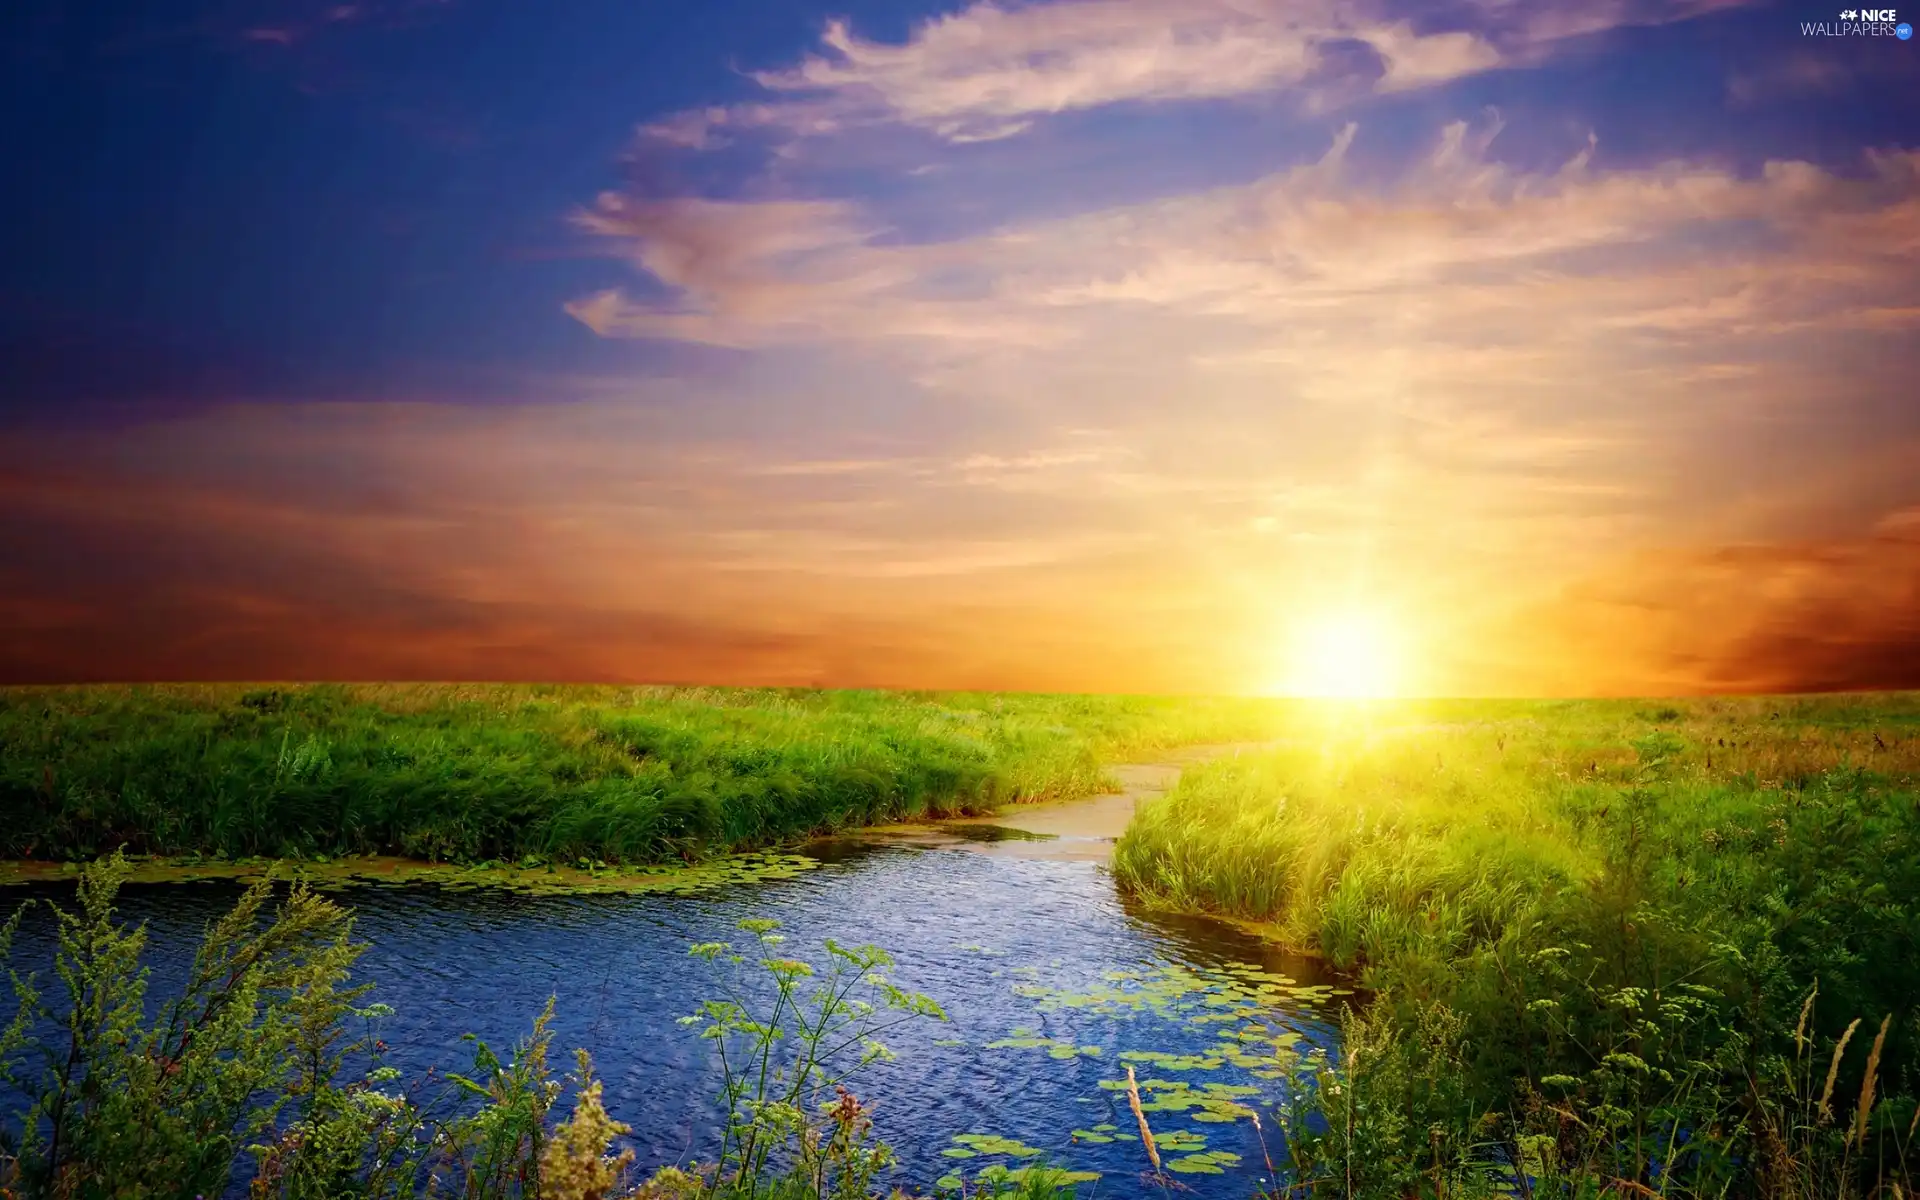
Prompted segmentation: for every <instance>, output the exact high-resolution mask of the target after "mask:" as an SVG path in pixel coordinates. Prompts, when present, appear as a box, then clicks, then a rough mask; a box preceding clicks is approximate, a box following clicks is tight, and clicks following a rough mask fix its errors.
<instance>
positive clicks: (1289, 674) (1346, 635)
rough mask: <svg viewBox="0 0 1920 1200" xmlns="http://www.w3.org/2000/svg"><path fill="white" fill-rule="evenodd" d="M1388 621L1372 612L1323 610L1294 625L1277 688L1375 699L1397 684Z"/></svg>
mask: <svg viewBox="0 0 1920 1200" xmlns="http://www.w3.org/2000/svg"><path fill="white" fill-rule="evenodd" d="M1399 660H1400V652H1399V645H1398V638H1397V637H1396V635H1395V631H1394V629H1393V626H1392V624H1391V623H1390V622H1389V621H1387V620H1386V619H1385V618H1383V617H1381V616H1380V615H1378V614H1376V613H1371V612H1357V611H1349V612H1338V613H1328V614H1324V615H1322V616H1319V617H1316V618H1313V619H1311V620H1307V621H1303V622H1301V623H1300V624H1299V625H1297V626H1296V627H1295V628H1294V633H1293V641H1292V645H1291V653H1290V654H1289V656H1288V662H1287V669H1286V675H1285V677H1284V680H1283V682H1282V685H1281V687H1280V688H1279V689H1278V690H1279V691H1281V692H1283V693H1285V694H1287V695H1294V696H1321V697H1329V698H1339V699H1375V698H1379V697H1385V696H1392V695H1395V694H1396V693H1397V692H1398V691H1399V688H1400V685H1401V679H1400V674H1401V670H1400V661H1399Z"/></svg>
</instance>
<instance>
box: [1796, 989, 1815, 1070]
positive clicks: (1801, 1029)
mask: <svg viewBox="0 0 1920 1200" xmlns="http://www.w3.org/2000/svg"><path fill="white" fill-rule="evenodd" d="M1819 994H1820V984H1819V983H1818V982H1817V981H1816V982H1815V983H1814V985H1813V990H1812V991H1810V992H1808V993H1807V1000H1806V1003H1804V1004H1802V1005H1801V1006H1800V1020H1799V1022H1798V1023H1796V1024H1795V1025H1794V1027H1793V1052H1794V1054H1795V1055H1796V1056H1797V1055H1800V1054H1804V1053H1806V1049H1807V1018H1808V1017H1810V1016H1812V1015H1813V1001H1814V998H1815V997H1816V996H1818V995H1819Z"/></svg>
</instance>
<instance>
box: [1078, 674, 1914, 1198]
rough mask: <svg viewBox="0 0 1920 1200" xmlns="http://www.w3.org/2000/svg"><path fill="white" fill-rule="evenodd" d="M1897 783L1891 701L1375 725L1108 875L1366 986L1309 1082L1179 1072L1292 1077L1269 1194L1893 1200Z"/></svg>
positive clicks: (1907, 871) (1906, 1094)
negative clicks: (1876, 1198) (1276, 1183)
mask: <svg viewBox="0 0 1920 1200" xmlns="http://www.w3.org/2000/svg"><path fill="white" fill-rule="evenodd" d="M1917 781H1920V703H1917V702H1916V699H1915V698H1914V697H1908V696H1894V697H1875V698H1859V697H1835V698H1831V699H1756V700H1711V701H1683V702H1674V703H1671V704H1667V705H1663V706H1660V707H1658V708H1654V709H1648V708H1645V707H1644V706H1640V705H1634V704H1628V703H1612V702H1608V703H1589V702H1582V703H1557V704H1545V703H1539V704H1521V703H1499V704H1494V703H1477V704H1474V703H1464V702H1463V703H1455V704H1418V705H1416V704H1408V705H1400V706H1381V707H1378V708H1375V709H1372V710H1369V715H1364V716H1363V715H1351V714H1350V716H1349V718H1348V723H1347V724H1344V725H1342V724H1338V723H1335V722H1333V721H1332V720H1331V719H1330V720H1329V722H1328V723H1327V724H1326V725H1325V726H1324V727H1323V728H1322V729H1321V730H1320V731H1319V734H1318V736H1317V737H1315V738H1313V739H1311V740H1307V739H1303V740H1301V741H1300V742H1298V743H1296V744H1294V745H1291V746H1284V747H1279V748H1276V749H1273V750H1270V751H1268V752H1264V753H1261V754H1255V755H1248V756H1243V757H1241V758H1239V759H1237V760H1235V761H1232V762H1222V763H1216V764H1211V765H1208V766H1204V767H1200V768H1197V769H1195V770H1193V771H1190V772H1189V773H1188V775H1187V776H1186V777H1185V778H1184V779H1183V780H1182V782H1181V784H1180V785H1179V786H1178V787H1177V788H1176V789H1175V790H1174V791H1173V792H1172V793H1170V794H1169V795H1168V796H1166V797H1165V798H1164V799H1162V800H1160V801H1157V802H1155V803H1153V804H1150V805H1148V806H1146V807H1145V808H1144V809H1143V811H1142V812H1141V813H1140V814H1139V816H1138V817H1137V819H1136V820H1135V822H1134V825H1133V827H1132V828H1130V829H1129V830H1128V832H1127V834H1126V836H1125V837H1124V838H1123V839H1122V841H1121V843H1120V844H1119V846H1118V847H1117V848H1116V853H1115V858H1114V872H1115V876H1116V878H1117V879H1118V880H1119V881H1120V882H1121V883H1122V885H1123V886H1125V887H1126V888H1128V889H1130V890H1131V891H1132V892H1133V893H1134V894H1135V895H1137V896H1139V897H1141V898H1144V899H1146V900H1147V901H1149V902H1150V903H1154V904H1159V905H1163V906H1167V907H1171V908H1177V909H1185V910H1203V911H1209V912H1215V913H1220V914H1223V915H1227V916H1230V917H1234V918H1239V919H1242V920H1244V921H1247V922H1249V923H1251V924H1253V925H1254V926H1255V927H1257V928H1259V929H1261V930H1263V931H1264V932H1266V933H1267V935H1268V936H1271V937H1274V938H1276V939H1277V940H1280V941H1282V942H1284V943H1287V944H1290V945H1293V946H1296V947H1302V948H1310V949H1313V950H1317V951H1319V952H1320V953H1322V954H1324V955H1325V956H1326V957H1327V958H1328V959H1330V960H1331V961H1332V962H1333V963H1335V964H1337V965H1340V966H1345V967H1350V968H1355V969H1359V970H1361V971H1362V972H1363V973H1364V974H1363V978H1364V980H1365V982H1366V983H1367V984H1368V986H1369V987H1370V988H1371V989H1373V997H1372V1000H1371V1003H1370V1004H1369V1005H1368V1006H1367V1007H1366V1008H1365V1009H1363V1010H1358V1011H1354V1012H1351V1013H1349V1014H1347V1016H1346V1018H1345V1021H1344V1033H1343V1052H1342V1053H1341V1054H1340V1055H1339V1056H1338V1057H1337V1058H1333V1059H1327V1058H1315V1057H1313V1056H1312V1055H1307V1056H1305V1057H1300V1056H1298V1055H1296V1054H1295V1053H1294V1048H1293V1047H1290V1046H1282V1045H1278V1044H1275V1045H1272V1046H1271V1047H1265V1046H1261V1045H1260V1043H1259V1034H1258V1031H1257V1029H1256V1022H1255V1021H1254V1020H1252V1019H1249V1020H1248V1021H1247V1022H1246V1023H1244V1024H1243V1025H1240V1026H1239V1027H1238V1030H1237V1031H1236V1034H1235V1036H1233V1037H1232V1038H1230V1039H1223V1041H1222V1043H1221V1045H1220V1046H1219V1047H1217V1048H1216V1050H1214V1051H1210V1052H1208V1054H1207V1056H1206V1057H1209V1058H1211V1057H1216V1056H1217V1057H1219V1058H1221V1059H1222V1060H1223V1061H1232V1060H1231V1054H1232V1049H1231V1045H1230V1043H1239V1042H1240V1040H1241V1039H1240V1036H1239V1034H1240V1033H1248V1034H1252V1035H1253V1042H1252V1047H1251V1049H1252V1050H1253V1054H1252V1055H1251V1057H1260V1056H1263V1055H1264V1054H1265V1052H1266V1051H1267V1050H1268V1049H1269V1048H1270V1049H1271V1051H1272V1055H1273V1058H1274V1059H1275V1062H1276V1069H1280V1070H1283V1071H1288V1072H1297V1073H1303V1074H1305V1075H1306V1076H1307V1077H1309V1078H1310V1079H1311V1080H1312V1081H1313V1082H1314V1086H1311V1087H1306V1088H1299V1089H1295V1090H1293V1091H1291V1092H1289V1094H1288V1099H1287V1104H1286V1114H1287V1115H1286V1118H1285V1122H1284V1124H1285V1134H1286V1141H1285V1148H1286V1151H1287V1152H1288V1155H1289V1156H1290V1162H1289V1164H1288V1167H1287V1169H1288V1172H1289V1175H1288V1177H1287V1178H1288V1179H1290V1180H1291V1181H1292V1182H1293V1183H1294V1184H1295V1185H1296V1186H1299V1187H1305V1186H1307V1185H1312V1186H1314V1187H1318V1188H1321V1189H1322V1190H1325V1189H1327V1188H1331V1189H1333V1190H1335V1191H1337V1192H1340V1193H1341V1194H1348V1195H1363V1196H1376V1195H1377V1196H1383V1197H1385V1196H1392V1197H1400V1196H1405V1195H1409V1194H1415V1193H1420V1194H1433V1193H1435V1192H1439V1193H1444V1194H1459V1195H1491V1194H1494V1193H1498V1192H1513V1191H1516V1190H1518V1191H1522V1192H1527V1191H1531V1192H1533V1193H1535V1194H1554V1195H1592V1194H1599V1193H1602V1192H1607V1191H1613V1192H1618V1193H1622V1194H1646V1195H1665V1196H1686V1197H1691V1196H1707V1195H1712V1196H1721V1195H1740V1196H1754V1197H1782V1198H1785V1197H1801V1196H1816V1195H1817V1196H1823V1197H1840V1196H1862V1197H1864V1196H1869V1195H1893V1194H1911V1193H1912V1191H1913V1184H1914V1180H1915V1177H1916V1175H1920V1170H1917V1169H1916V1165H1917V1164H1920V1156H1916V1142H1915V1132H1916V1128H1917V1127H1920V1116H1916V1112H1917V1110H1916V1104H1915V1099H1914V1096H1915V1093H1916V1091H1917V1090H1920V1089H1917V1088H1916V1082H1920V1080H1917V1079H1916V1073H1920V1057H1916V1056H1917V1055H1920V1012H1916V1007H1915V1005H1916V998H1920V942H1917V941H1916V938H1915V930H1916V929H1917V928H1920V925H1917V924H1916V922H1920V901H1916V898H1917V897H1920V786H1917ZM1816 994H1817V1002H1816V999H1815V997H1816ZM1855 1024H1857V1025H1858V1026H1859V1030H1860V1035H1859V1037H1857V1038H1855V1039H1854V1043H1853V1044H1852V1046H1851V1049H1849V1046H1848V1042H1847V1031H1848V1030H1849V1029H1852V1028H1853V1026H1854V1025H1855ZM1226 1027H1227V1023H1225V1022H1223V1023H1222V1028H1223V1029H1224V1028H1226ZM1874 1030H1880V1031H1882V1032H1881V1033H1879V1034H1876V1035H1874V1036H1873V1037H1872V1039H1871V1041H1872V1045H1871V1047H1870V1048H1863V1047H1864V1046H1865V1043H1866V1042H1867V1040H1868V1033H1869V1031H1874ZM1243 1052H1244V1051H1243ZM1142 1061H1153V1062H1154V1064H1155V1067H1156V1069H1159V1070H1166V1069H1169V1068H1168V1065H1167V1064H1166V1063H1165V1062H1164V1061H1162V1060H1151V1059H1149V1060H1142ZM1174 1065H1178V1066H1191V1065H1193V1064H1189V1063H1176V1064H1174ZM1822 1071H1825V1072H1828V1073H1829V1074H1830V1077H1831V1078H1830V1081H1829V1083H1830V1086H1828V1085H1827V1084H1824V1083H1823V1081H1822V1078H1821V1075H1820V1073H1821V1072H1822ZM1815 1085H1821V1086H1815ZM1148 1095H1149V1096H1151V1095H1153V1093H1151V1092H1149V1093H1148ZM1820 1095H1827V1096H1829V1097H1830V1098H1831V1097H1840V1096H1857V1097H1859V1099H1858V1100H1857V1101H1856V1102H1855V1103H1854V1104H1853V1105H1852V1107H1851V1110H1850V1112H1843V1111H1842V1109H1843V1107H1844V1106H1843V1105H1842V1104H1841V1103H1840V1102H1838V1101H1832V1102H1831V1103H1830V1104H1829V1105H1828V1106H1827V1107H1826V1108H1823V1107H1822V1106H1821V1103H1820V1101H1819V1100H1818V1099H1817V1098H1816V1097H1817V1096H1820ZM1849 1117H1850V1118H1851V1119H1849Z"/></svg>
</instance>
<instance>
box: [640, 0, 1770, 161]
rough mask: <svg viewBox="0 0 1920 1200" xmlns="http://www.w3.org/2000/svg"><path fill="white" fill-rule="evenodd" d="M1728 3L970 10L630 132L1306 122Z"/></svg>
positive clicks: (992, 132) (819, 58)
mask: <svg viewBox="0 0 1920 1200" xmlns="http://www.w3.org/2000/svg"><path fill="white" fill-rule="evenodd" d="M1738 2H1739V0H1658V2H1646V3H1626V2H1616V3H1604V4H1587V5H1558V4H1555V5H1545V6H1542V5H1530V4H1529V5H1521V4H1510V3H1498V2H1485V3H1479V4H1473V5H1466V6H1452V7H1449V8H1446V9H1436V8H1433V7H1426V8H1421V7H1417V6H1412V5H1400V6H1398V9H1397V10H1396V8H1395V6H1393V5H1391V4H1387V3H1382V2H1380V0H1342V2H1339V3H1335V2H1333V0H1053V2H1051V3H1037V4H1022V5H1002V4H997V3H992V2H990V0H987V2H979V3H975V4H972V5H970V6H968V7H966V8H964V9H961V10H960V11H958V12H954V13H950V14H947V15H945V16H941V17H937V18H934V19H931V20H928V21H926V22H923V23H922V24H920V25H919V26H917V27H916V28H915V29H914V30H913V32H912V33H911V35H910V36H909V37H908V38H907V40H906V41H904V42H900V43H887V42H879V41H874V40H871V39H868V38H864V37H862V36H860V35H859V34H858V33H857V32H856V31H855V30H854V29H853V27H852V26H851V24H850V23H848V22H847V21H844V20H836V21H833V22H830V23H829V24H828V25H827V27H826V30H825V32H824V33H823V34H822V36H821V41H820V48H819V50H818V51H817V52H816V53H813V54H809V55H807V56H806V57H805V58H803V59H802V60H801V61H800V62H799V63H797V64H795V65H793V66H789V67H784V68H779V69H774V70H767V71H760V72H756V73H755V74H754V75H753V78H754V79H755V80H756V81H757V82H758V83H759V84H760V85H761V86H762V87H764V88H766V89H767V90H768V92H770V93H771V94H772V98H771V99H769V100H767V101H763V102H757V103H748V104H741V105H737V106H719V107H712V106H710V107H706V108H701V109H695V110H689V111H685V112H680V113H676V114H673V115H671V116H669V117H665V118H662V119H660V120H657V121H654V122H651V123H649V124H648V125H647V126H645V127H644V129H643V131H642V132H643V134H644V135H645V136H646V137H648V138H651V139H654V140H656V141H658V142H660V143H663V144H666V145H672V146H679V147H683V148H695V149H704V148H710V147H712V146H714V145H716V144H720V143H721V142H724V141H725V140H726V139H727V138H728V137H729V136H730V135H732V134H736V133H739V132H743V131H751V130H773V131H778V132H779V133H781V134H783V135H787V136H798V137H807V136H820V135H830V134H835V133H841V132H844V131H846V130H849V129H853V128H860V127H865V126H871V125H876V124H899V125H904V126H908V127H912V128H916V129H921V130H925V131H927V132H929V133H931V134H934V135H935V136H938V137H940V138H944V139H946V140H948V141H953V142H974V141H984V140H994V139H998V138H1004V137H1011V136H1013V135H1015V134H1018V133H1021V132H1023V131H1025V130H1026V129H1028V128H1029V127H1030V126H1031V125H1032V124H1033V122H1034V121H1036V120H1038V119H1040V118H1043V117H1046V116H1050V115H1055V114H1060V113H1066V112H1074V111H1081V110H1087V109H1093V108H1099V107H1103V106H1107V105H1113V104H1122V103H1138V102H1175V101H1192V100H1219V99H1227V98H1231V97H1239V96H1252V95H1283V94H1292V95H1294V96H1296V97H1297V99H1298V100H1299V101H1300V102H1301V103H1303V104H1305V105H1307V106H1309V107H1324V106H1326V105H1328V104H1333V103H1338V102H1340V101H1342V100H1348V99H1352V98H1354V97H1357V96H1363V95H1369V94H1385V93H1392V92H1398V91H1406V90H1410V89H1415V88H1424V87H1432V86H1436V85H1439V84H1444V83H1447V82H1450V81H1452V80H1455V79H1460V78H1464V77H1466V76H1470V75H1474V74H1478V73H1480V72H1483V71H1488V70H1493V69H1496V68H1499V67H1503V66H1509V65H1518V64H1533V63H1537V62H1538V61H1540V60H1541V59H1542V58H1543V57H1544V56H1545V55H1547V54H1548V53H1550V50H1551V47H1552V46H1553V45H1554V44H1555V43H1558V42H1560V41H1563V40H1565V39H1567V38H1571V37H1576V36H1581V35H1585V34H1592V33H1598V32H1602V31H1605V30H1607V29H1612V28H1617V27H1621V26H1626V25H1650V24H1661V23H1665V22H1669V21H1675V20H1681V19H1685V18H1687V17H1690V16H1694V15H1697V14H1699V13H1701V12H1704V11H1710V10H1713V9H1718V8H1725V7H1732V6H1733V5H1734V4H1735V3H1738Z"/></svg>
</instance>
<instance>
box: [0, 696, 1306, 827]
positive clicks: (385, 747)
mask: <svg viewBox="0 0 1920 1200" xmlns="http://www.w3.org/2000/svg"><path fill="white" fill-rule="evenodd" d="M1279 711H1280V709H1279V707H1278V706H1276V705H1274V704H1271V703H1261V702H1256V701H1224V700H1222V701H1205V700H1170V699H1151V698H1128V697H1087V696H996V695H967V694H886V693H873V692H782V691H765V690H760V691H751V690H716V689H671V688H625V689H622V688H605V687H558V686H550V687H543V686H478V685H460V686H426V685H420V686H391V685H389V686H359V687H356V686H338V685H329V686H312V687H297V686H296V687H284V686H283V687H236V686H204V687H86V688H19V689H8V690H5V691H0V857H15V858H23V857H41V858H64V859H86V858H89V857H92V856H93V855H96V854H99V853H104V852H106V851H108V850H110V849H113V848H114V847H117V846H122V845H124V846H126V847H127V848H128V849H129V850H130V851H133V852H141V853H160V854H175V853H187V852H202V853H214V854H224V855H230V856H234V857H244V856H256V855H257V856H272V857H299V856H311V855H320V854H325V855H330V856H337V855H347V854H371V853H390V854H401V855H406V856H411V857H416V858H425V859H432V860H447V859H451V860H455V861H477V860H484V859H522V858H526V857H535V858H546V859H564V860H568V861H571V860H572V859H574V858H577V857H581V856H588V857H592V858H599V859H605V860H609V861H617V862H628V863H645V862H656V861H662V860H666V859H671V858H696V857H699V856H701V855H703V854H706V853H710V852H715V851H724V850H733V849H741V848H747V847H756V846H763V845H767V844H772V843H777V842H780V841H783V840H787V839H790V838H794V837H797V836H800V835H803V834H808V833H816V832H822V831H829V830H833V829H838V828H842V827H845V826H849V825H859V824H869V823H874V822H882V821H890V820H897V819H902V818H911V817H917V816H922V815H926V814H930V813H931V814H937V813H956V812H979V811H984V810H987V809H990V808H992V807H994V806H996V805H999V804H1002V803H1007V802H1013V801H1024V800H1039V799H1046V798H1050V797H1060V796H1074V795H1085V794H1088V793H1091V792H1094V791H1097V790H1099V789H1100V787H1101V786H1102V784H1103V770H1102V767H1103V764H1104V763H1106V762H1109V761H1112V760H1114V759H1115V758H1121V757H1126V756H1130V755H1135V754H1143V753H1151V752H1153V751H1154V750H1157V749H1160V748H1163V747H1166V746H1171V745H1178V744H1182V743H1187V742H1194V741H1208V740H1217V739H1239V738H1250V737H1259V736H1264V735H1265V734H1266V733H1268V732H1269V731H1270V730H1271V729H1272V728H1273V726H1274V723H1275V721H1276V719H1277V714H1278V713H1279Z"/></svg>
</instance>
